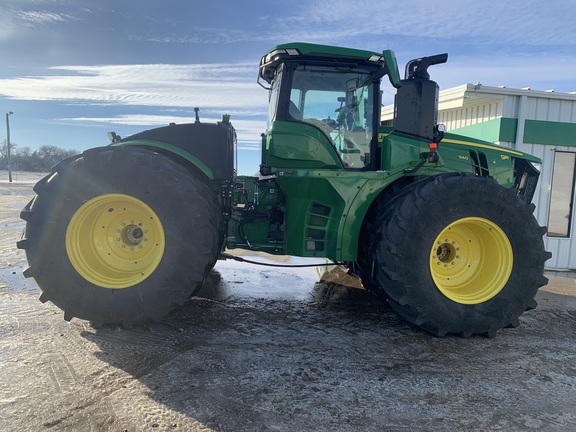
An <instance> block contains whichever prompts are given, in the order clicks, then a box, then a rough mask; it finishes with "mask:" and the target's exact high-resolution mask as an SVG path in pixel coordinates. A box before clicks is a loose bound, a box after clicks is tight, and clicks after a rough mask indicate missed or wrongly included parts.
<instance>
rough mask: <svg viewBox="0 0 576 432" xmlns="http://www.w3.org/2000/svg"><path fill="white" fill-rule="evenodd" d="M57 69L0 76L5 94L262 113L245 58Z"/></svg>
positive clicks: (263, 96)
mask: <svg viewBox="0 0 576 432" xmlns="http://www.w3.org/2000/svg"><path fill="white" fill-rule="evenodd" d="M51 69H52V71H57V72H63V73H62V74H59V75H43V76H30V77H25V78H9V79H0V94H1V95H4V96H5V97H7V98H9V99H17V100H28V101H31V100H37V101H48V100H53V101H64V102H70V103H78V102H80V103H85V104H92V105H123V106H157V107H181V108H191V107H195V106H199V107H202V108H204V109H207V110H216V111H218V112H223V111H222V110H224V111H226V110H228V111H232V112H234V113H244V114H255V113H257V114H260V115H265V114H266V110H267V109H266V104H267V93H266V92H265V91H264V90H262V88H260V87H259V86H258V85H257V84H256V73H257V68H256V67H255V66H254V65H248V64H234V65H230V64H209V65H208V64H205V65H169V64H149V65H113V66H59V67H53V68H51Z"/></svg>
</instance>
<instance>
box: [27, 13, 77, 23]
mask: <svg viewBox="0 0 576 432" xmlns="http://www.w3.org/2000/svg"><path fill="white" fill-rule="evenodd" d="M16 17H17V18H18V19H20V20H22V21H26V22H30V23H33V24H54V23H61V22H65V21H79V19H78V18H75V17H73V16H72V15H69V14H63V13H56V12H49V11H27V12H24V11H21V12H17V13H16Z"/></svg>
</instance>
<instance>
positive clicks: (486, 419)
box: [0, 172, 576, 432]
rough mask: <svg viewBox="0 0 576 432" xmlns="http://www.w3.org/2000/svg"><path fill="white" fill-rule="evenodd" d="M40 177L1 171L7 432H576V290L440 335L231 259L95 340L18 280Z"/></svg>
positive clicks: (334, 292)
mask: <svg viewBox="0 0 576 432" xmlns="http://www.w3.org/2000/svg"><path fill="white" fill-rule="evenodd" d="M39 178H40V176H39V175H32V174H27V175H25V174H22V173H20V174H18V175H17V176H15V181H14V182H13V183H11V184H9V183H8V182H7V174H6V173H5V172H0V192H1V196H0V335H1V344H0V430H2V431H119V432H120V431H130V432H135V431H147V430H150V431H456V430H457V431H487V430H501V431H506V432H508V431H529V430H534V431H568V430H576V411H575V408H576V281H575V280H574V279H570V278H566V277H557V276H550V279H551V283H550V285H548V287H546V288H544V289H542V290H540V292H539V293H538V297H537V300H538V302H539V307H538V308H537V309H535V310H532V311H529V312H527V313H525V314H524V315H523V316H522V318H521V319H520V323H521V324H520V327H518V328H516V329H505V330H502V331H500V332H499V333H498V335H497V336H496V337H495V338H493V339H485V338H481V337H473V338H470V339H461V338H457V337H447V338H443V339H440V338H435V337H432V336H430V335H428V334H426V333H423V332H421V331H420V330H418V329H415V328H413V327H411V326H409V325H407V324H406V323H405V322H404V321H403V320H402V319H401V318H399V317H398V316H397V315H396V314H394V313H393V312H392V311H391V310H390V309H388V308H387V307H386V306H385V305H384V304H382V303H380V302H379V301H378V300H376V299H374V298H372V296H371V295H369V294H368V293H366V292H365V291H362V290H358V289H353V288H346V287H343V286H340V285H334V284H317V283H316V273H315V271H314V270H313V269H309V268H306V269H285V268H284V269H275V268H270V267H258V266H254V265H248V264H242V263H238V262H235V261H222V262H219V263H218V264H217V266H216V270H215V271H214V272H213V274H212V275H211V277H210V280H209V282H208V283H207V284H206V286H205V287H204V288H203V290H202V292H201V293H200V295H199V296H198V297H197V298H195V299H194V300H193V301H192V302H191V303H190V304H189V305H187V306H186V307H185V308H184V309H182V310H180V311H178V312H176V313H174V314H172V315H171V316H169V317H168V318H166V319H165V320H163V321H162V322H160V323H158V324H154V325H150V326H148V327H144V328H135V329H131V330H125V329H121V328H107V327H105V328H102V329H94V328H92V327H91V326H90V325H89V323H87V322H84V321H81V320H76V319H74V320H72V322H70V323H67V322H65V321H64V320H63V314H62V313H61V311H60V310H58V309H57V308H56V307H55V306H53V305H52V304H50V303H47V304H42V303H40V302H39V301H38V296H39V291H38V288H37V286H36V285H35V284H34V282H33V281H31V280H28V279H25V278H24V277H23V276H22V271H23V269H24V268H25V257H24V254H23V252H22V251H19V250H17V249H16V248H15V243H16V241H17V240H18V239H19V237H20V234H21V232H22V229H23V227H24V223H23V222H22V221H20V220H19V218H18V214H19V212H20V209H21V208H22V207H23V206H24V205H25V204H26V202H27V201H28V200H29V199H30V198H31V196H32V194H33V193H32V191H31V188H32V185H33V183H34V182H35V181H36V180H38V179H39ZM255 259H261V260H265V258H262V257H256V258H255ZM288 262H297V260H296V261H295V260H294V259H290V260H289V261H288Z"/></svg>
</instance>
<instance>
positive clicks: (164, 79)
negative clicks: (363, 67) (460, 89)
mask: <svg viewBox="0 0 576 432" xmlns="http://www.w3.org/2000/svg"><path fill="white" fill-rule="evenodd" d="M6 3H8V2H7V1H2V3H0V113H2V114H4V113H5V112H7V111H13V112H14V114H13V115H12V116H10V129H11V141H12V142H14V143H16V144H17V148H22V147H30V148H31V149H32V150H34V149H37V148H38V147H40V146H41V145H44V144H49V145H57V146H58V147H61V148H65V149H76V150H78V151H82V150H85V149H87V148H90V147H95V146H99V145H106V144H108V140H107V138H106V132H108V131H111V130H113V131H115V132H116V133H118V134H119V135H121V136H123V137H125V136H128V135H130V134H133V133H136V132H138V131H141V130H144V129H150V128H152V127H156V126H161V125H165V124H168V123H170V122H177V123H183V122H188V121H191V119H193V116H194V111H193V108H194V107H196V106H198V107H200V109H201V111H200V113H201V118H202V120H203V121H215V120H218V119H219V118H220V116H221V114H230V115H231V116H232V122H233V124H234V126H235V127H236V128H237V130H238V137H239V149H240V152H239V155H240V156H239V157H240V173H241V174H249V175H251V174H254V173H255V171H256V170H257V165H258V162H257V159H258V157H259V151H258V150H259V142H260V140H259V136H260V133H262V132H263V131H264V129H265V127H266V112H267V96H268V95H267V92H266V91H265V90H263V89H262V88H261V87H260V86H258V85H257V84H256V77H257V71H258V69H257V67H258V62H259V60H260V57H261V56H262V55H263V54H264V52H266V51H267V50H268V49H269V48H271V47H273V46H275V45H278V44H281V43H286V42H291V41H299V42H312V43H321V44H328V45H339V46H347V47H352V48H360V49H366V50H373V51H382V50H383V49H392V50H394V51H395V53H396V57H397V59H398V63H399V65H400V67H401V69H402V70H403V67H404V65H405V63H406V62H407V61H408V60H410V59H412V58H416V57H421V56H425V55H432V54H438V53H442V52H448V53H449V60H448V63H447V64H445V65H441V66H436V67H434V68H433V69H431V72H432V78H433V79H435V80H436V81H437V82H438V83H439V85H440V87H441V88H449V87H453V86H457V85H461V84H466V83H476V82H481V83H482V84H484V85H489V86H498V85H506V86H507V87H516V88H522V87H531V88H532V89H535V90H549V89H554V90H555V91H557V92H574V91H576V72H575V71H576V21H574V19H575V16H576V0H555V1H552V2H544V1H536V0H506V1H504V0H500V1H492V0H485V1H477V0H476V1H468V0H439V1H433V0H404V1H402V2H399V1H397V0H380V1H374V0H371V1H365V0H355V1H350V0H316V1H301V0H283V1H281V2H263V1H259V2H256V1H252V0H242V1H240V0H220V1H197V0H187V1H186V0H156V1H151V0H97V1H96V0H11V1H10V2H9V4H6ZM392 97H393V90H392V88H391V87H386V89H385V94H384V101H385V102H390V101H391V100H392ZM2 119H4V115H2ZM5 136H6V129H5V124H4V121H2V122H0V141H3V140H4V139H5Z"/></svg>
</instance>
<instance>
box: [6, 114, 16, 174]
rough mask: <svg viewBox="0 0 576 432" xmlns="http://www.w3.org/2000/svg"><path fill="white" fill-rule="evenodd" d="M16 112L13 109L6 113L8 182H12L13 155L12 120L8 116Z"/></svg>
mask: <svg viewBox="0 0 576 432" xmlns="http://www.w3.org/2000/svg"><path fill="white" fill-rule="evenodd" d="M11 114H14V113H13V112H12V111H8V112H7V113H6V146H7V147H8V149H7V154H8V182H10V183H12V157H11V156H10V121H9V120H8V116H9V115H11Z"/></svg>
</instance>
